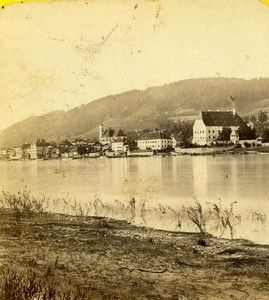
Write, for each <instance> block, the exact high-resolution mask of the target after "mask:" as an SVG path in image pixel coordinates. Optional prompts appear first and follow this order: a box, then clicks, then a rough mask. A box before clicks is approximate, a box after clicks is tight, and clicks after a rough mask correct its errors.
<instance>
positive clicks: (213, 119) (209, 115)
mask: <svg viewBox="0 0 269 300" xmlns="http://www.w3.org/2000/svg"><path fill="white" fill-rule="evenodd" d="M201 118H202V120H203V121H204V123H205V125H206V126H223V127H225V126H246V124H245V122H244V121H243V120H242V119H241V117H240V116H239V115H238V114H237V113H235V112H233V111H202V112H201Z"/></svg>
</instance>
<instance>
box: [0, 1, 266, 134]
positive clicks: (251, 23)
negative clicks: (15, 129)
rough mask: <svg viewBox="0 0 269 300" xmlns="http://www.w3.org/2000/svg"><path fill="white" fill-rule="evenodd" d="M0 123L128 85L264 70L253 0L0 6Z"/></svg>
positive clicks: (257, 5) (258, 11) (262, 11)
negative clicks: (2, 7)
mask: <svg viewBox="0 0 269 300" xmlns="http://www.w3.org/2000/svg"><path fill="white" fill-rule="evenodd" d="M0 28H1V36H0V78H1V80H0V91H1V95H0V130H1V129H3V128H5V127H7V126H9V125H11V124H12V123H15V122H17V121H21V120H23V119H25V118H27V117H29V116H32V115H41V114H44V113H47V112H50V111H53V110H59V109H63V110H68V109H71V108H72V107H75V106H78V105H80V104H82V103H84V104H86V103H88V102H90V101H92V100H94V99H97V98H100V97H103V96H106V95H109V94H116V93H121V92H123V91H128V90H132V89H145V88H147V87H149V86H157V85H162V84H165V83H170V82H174V81H179V80H182V79H189V78H201V77H218V76H220V77H237V78H246V79H249V78H257V77H269V7H268V6H266V5H264V4H263V3H262V2H261V1H259V0H225V1H217V0H186V1H185V0H175V1H172V0H171V1H170V0H169V1H167V0H166V1H161V0H160V1H157V0H155V1H153V0H152V1H151V0H144V1H142V0H137V1H127V0H95V1H94V0H93V1H90V0H89V1H85V0H74V1H68V0H66V1H59V2H50V3H46V2H41V3H23V4H13V5H9V6H6V7H5V9H3V10H1V11H0Z"/></svg>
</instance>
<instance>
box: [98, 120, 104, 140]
mask: <svg viewBox="0 0 269 300" xmlns="http://www.w3.org/2000/svg"><path fill="white" fill-rule="evenodd" d="M103 133H104V125H103V124H100V125H99V141H100V140H101V139H102V137H103Z"/></svg>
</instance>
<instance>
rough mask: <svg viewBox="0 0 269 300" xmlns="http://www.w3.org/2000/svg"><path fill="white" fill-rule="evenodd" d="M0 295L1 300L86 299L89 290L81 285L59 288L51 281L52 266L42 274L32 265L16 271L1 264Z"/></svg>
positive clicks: (88, 295)
mask: <svg viewBox="0 0 269 300" xmlns="http://www.w3.org/2000/svg"><path fill="white" fill-rule="evenodd" d="M1 273H2V274H1V275H2V276H1V291H0V297H1V299H3V300H87V299H90V293H89V290H88V289H86V288H83V287H81V286H77V287H75V288H73V289H68V290H61V288H60V287H59V285H57V284H56V283H53V280H52V279H53V278H52V273H53V266H51V265H50V266H48V268H47V269H46V270H45V272H44V273H43V274H39V273H38V272H37V270H36V269H35V268H33V267H28V268H27V269H26V270H24V271H21V272H18V271H17V270H15V269H13V268H11V267H10V266H5V267H4V266H3V268H2V272H1Z"/></svg>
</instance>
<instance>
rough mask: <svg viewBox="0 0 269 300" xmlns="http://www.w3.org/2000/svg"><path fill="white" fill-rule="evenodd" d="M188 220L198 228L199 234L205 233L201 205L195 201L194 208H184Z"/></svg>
mask: <svg viewBox="0 0 269 300" xmlns="http://www.w3.org/2000/svg"><path fill="white" fill-rule="evenodd" d="M185 211H186V213H187V216H188V218H189V219H190V220H191V221H192V222H193V223H194V224H195V225H196V226H197V227H198V229H199V230H200V232H201V233H205V232H206V219H205V216H204V214H203V209H202V205H201V204H200V203H199V202H198V201H197V200H196V204H195V207H187V208H185Z"/></svg>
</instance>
